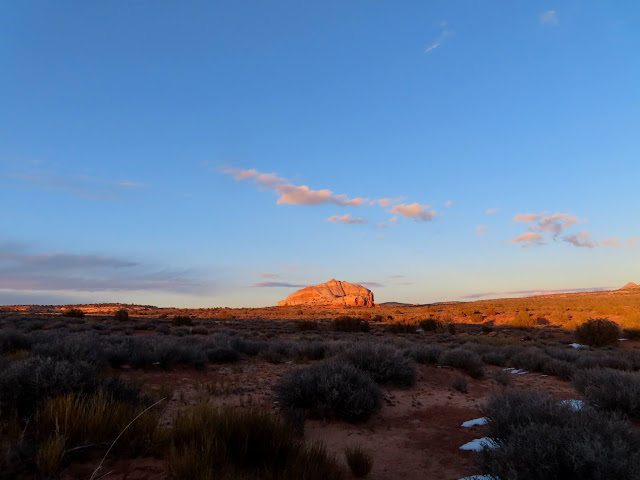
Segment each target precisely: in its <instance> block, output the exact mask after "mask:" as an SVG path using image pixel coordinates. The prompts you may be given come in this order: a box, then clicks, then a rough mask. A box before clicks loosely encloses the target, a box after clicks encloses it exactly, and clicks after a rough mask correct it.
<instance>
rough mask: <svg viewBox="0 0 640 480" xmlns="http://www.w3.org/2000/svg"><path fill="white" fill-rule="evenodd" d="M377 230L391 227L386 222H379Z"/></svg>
mask: <svg viewBox="0 0 640 480" xmlns="http://www.w3.org/2000/svg"><path fill="white" fill-rule="evenodd" d="M376 228H389V225H387V224H386V223H385V222H379V223H376Z"/></svg>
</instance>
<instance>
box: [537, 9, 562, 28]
mask: <svg viewBox="0 0 640 480" xmlns="http://www.w3.org/2000/svg"><path fill="white" fill-rule="evenodd" d="M540 23H541V24H542V25H558V23H560V22H559V20H558V12H556V11H555V10H547V11H546V12H543V13H541V14H540Z"/></svg>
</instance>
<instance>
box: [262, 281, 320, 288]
mask: <svg viewBox="0 0 640 480" xmlns="http://www.w3.org/2000/svg"><path fill="white" fill-rule="evenodd" d="M252 286H253V287H256V288H280V287H282V288H303V287H306V286H308V285H302V284H297V283H289V282H259V283H254V284H253V285H252Z"/></svg>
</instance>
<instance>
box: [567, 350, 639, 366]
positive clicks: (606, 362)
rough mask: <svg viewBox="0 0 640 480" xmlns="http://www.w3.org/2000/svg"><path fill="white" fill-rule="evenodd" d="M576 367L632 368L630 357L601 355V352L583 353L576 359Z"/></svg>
mask: <svg viewBox="0 0 640 480" xmlns="http://www.w3.org/2000/svg"><path fill="white" fill-rule="evenodd" d="M576 368H579V369H583V370H587V369H590V368H613V369H615V370H633V363H632V362H631V360H630V359H628V358H625V357H622V356H616V355H602V354H601V352H596V353H593V354H591V353H583V354H582V355H581V356H580V358H578V360H577V361H576Z"/></svg>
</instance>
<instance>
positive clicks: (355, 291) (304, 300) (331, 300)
mask: <svg viewBox="0 0 640 480" xmlns="http://www.w3.org/2000/svg"><path fill="white" fill-rule="evenodd" d="M291 305H310V306H314V307H315V306H318V307H320V306H322V307H344V306H359V307H373V306H374V305H375V304H374V303H373V292H372V291H371V290H369V289H368V288H365V287H363V286H362V285H356V284H354V283H349V282H341V281H339V280H336V279H334V278H332V279H331V280H329V281H328V282H326V283H321V284H320V285H313V286H311V287H305V288H303V289H301V290H298V291H297V292H295V293H292V294H291V295H289V296H288V297H287V298H286V299H285V300H282V301H281V302H278V306H279V307H285V306H291Z"/></svg>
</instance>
